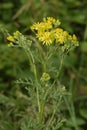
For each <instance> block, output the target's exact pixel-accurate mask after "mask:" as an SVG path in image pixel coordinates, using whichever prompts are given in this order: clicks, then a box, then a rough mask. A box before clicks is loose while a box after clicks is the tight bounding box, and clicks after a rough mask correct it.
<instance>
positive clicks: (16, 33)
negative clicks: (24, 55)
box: [7, 31, 20, 47]
mask: <svg viewBox="0 0 87 130" xmlns="http://www.w3.org/2000/svg"><path fill="white" fill-rule="evenodd" d="M19 33H20V32H19V31H16V32H14V33H13V36H11V35H9V36H8V37H7V40H8V41H9V42H10V43H9V44H8V46H9V47H10V46H13V43H15V42H16V39H17V37H18V36H19Z"/></svg>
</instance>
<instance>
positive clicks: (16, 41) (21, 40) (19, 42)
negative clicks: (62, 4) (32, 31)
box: [7, 31, 32, 48]
mask: <svg viewBox="0 0 87 130" xmlns="http://www.w3.org/2000/svg"><path fill="white" fill-rule="evenodd" d="M7 40H8V41H9V42H10V43H9V44H8V46H9V47H10V46H14V45H15V46H17V47H26V48H27V47H28V46H30V45H31V43H32V41H30V40H28V39H27V38H26V37H25V36H24V35H22V33H20V32H19V31H16V32H14V33H13V35H9V36H8V37H7ZM26 43H28V44H26Z"/></svg>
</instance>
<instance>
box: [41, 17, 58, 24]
mask: <svg viewBox="0 0 87 130" xmlns="http://www.w3.org/2000/svg"><path fill="white" fill-rule="evenodd" d="M43 21H44V22H48V23H51V24H54V25H60V21H59V20H56V19H55V18H53V17H47V18H43Z"/></svg>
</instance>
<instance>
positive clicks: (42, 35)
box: [37, 31, 54, 45]
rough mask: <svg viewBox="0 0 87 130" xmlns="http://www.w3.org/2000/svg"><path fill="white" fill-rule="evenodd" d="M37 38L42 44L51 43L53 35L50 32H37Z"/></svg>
mask: <svg viewBox="0 0 87 130" xmlns="http://www.w3.org/2000/svg"><path fill="white" fill-rule="evenodd" d="M37 38H38V39H39V40H40V41H41V42H43V44H46V45H50V44H52V43H53V40H54V37H53V34H52V31H51V32H38V34H37Z"/></svg>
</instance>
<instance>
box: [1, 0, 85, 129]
mask: <svg viewBox="0 0 87 130" xmlns="http://www.w3.org/2000/svg"><path fill="white" fill-rule="evenodd" d="M86 12H87V1H86V0H83V1H82V0H19V1H18V0H8V1H6V0H5V1H4V0H0V129H1V130H20V126H21V123H22V122H23V121H24V119H26V118H27V116H26V115H29V106H28V105H29V100H28V94H27V91H26V90H25V88H24V87H23V86H22V85H18V84H15V83H14V81H15V80H16V79H18V78H23V77H24V75H25V76H26V77H28V76H31V74H28V70H27V69H28V64H27V58H26V56H25V53H24V52H23V51H22V50H21V49H17V48H16V49H15V48H14V49H11V48H8V47H7V41H6V37H5V35H3V33H2V32H3V28H7V29H8V30H9V32H13V31H15V30H20V31H21V32H22V33H23V34H24V35H26V36H27V37H28V35H30V34H31V31H30V30H29V26H30V25H31V24H33V23H34V22H36V21H41V20H42V18H43V17H47V16H52V17H54V18H59V19H60V20H61V22H62V25H61V26H62V27H63V28H64V29H66V30H67V31H69V32H70V33H75V34H76V35H77V37H78V39H79V42H80V46H79V47H78V48H76V49H75V51H72V52H71V53H70V54H69V56H67V57H66V59H65V61H64V68H63V71H62V73H61V77H60V81H61V83H63V84H64V85H65V86H66V87H67V89H68V91H70V92H71V93H72V97H71V99H69V105H70V107H71V108H68V107H67V106H68V105H66V106H65V107H63V108H62V110H63V113H64V115H65V117H66V119H68V120H67V122H66V123H65V124H64V127H62V128H61V130H73V129H75V124H76V125H78V130H85V129H86V128H87V57H86V55H87V13H86ZM55 62H56V61H55V59H54V63H55ZM72 117H73V118H74V119H75V124H74V123H72V121H71V118H72ZM25 130H26V128H25Z"/></svg>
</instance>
